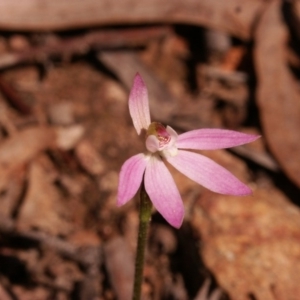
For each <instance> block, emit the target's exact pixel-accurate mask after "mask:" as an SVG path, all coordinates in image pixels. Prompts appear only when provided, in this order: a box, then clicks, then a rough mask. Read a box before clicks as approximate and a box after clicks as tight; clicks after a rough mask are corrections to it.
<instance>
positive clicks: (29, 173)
mask: <svg viewBox="0 0 300 300" xmlns="http://www.w3.org/2000/svg"><path fill="white" fill-rule="evenodd" d="M0 12H1V15H0V70H1V73H0V92H1V93H0V169H1V171H0V299H1V300H16V299H20V300H39V299H40V300H44V299H58V300H66V299H71V300H106V299H107V300H114V299H120V300H129V299H130V298H131V290H132V279H133V267H134V253H135V247H136V236H137V226H138V197H136V198H135V199H134V200H133V201H130V202H129V203H128V204H126V205H125V206H124V207H121V208H118V207H117V206H116V192H117V185H118V174H119V171H120V168H121V165H122V164H123V162H124V161H125V160H126V159H127V158H129V157H130V156H132V155H134V154H137V153H139V152H143V151H144V150H145V147H144V141H143V140H141V139H140V138H139V137H138V136H137V135H136V131H135V129H134V127H133V125H132V121H131V119H130V116H129V111H128V94H129V90H130V88H131V85H132V81H133V77H134V75H135V74H136V72H139V73H140V74H141V75H142V77H143V78H144V80H145V82H146V84H147V87H148V90H149V97H150V106H151V117H152V120H155V121H158V122H161V123H163V124H165V125H170V126H171V127H173V128H174V129H175V130H176V131H177V132H178V133H182V132H185V131H188V130H192V129H197V128H227V129H232V130H238V131H242V132H246V133H253V134H260V135H262V137H261V138H260V139H259V140H257V141H255V142H254V143H251V144H248V145H245V146H240V147H236V148H233V149H229V150H216V151H202V152H201V153H204V154H205V155H207V156H208V157H210V158H212V159H213V160H215V161H216V162H218V163H219V164H221V165H222V166H224V167H225V168H227V169H228V170H230V171H231V172H232V173H233V174H235V175H236V176H237V177H238V178H239V179H241V180H242V181H243V182H245V183H247V184H248V185H249V186H250V187H251V189H252V190H253V195H251V196H249V197H232V196H224V195H218V194H215V193H213V192H210V191H208V190H206V189H205V188H203V187H201V186H199V185H197V184H196V183H194V182H192V181H191V180H189V179H187V178H186V177H184V176H182V175H181V174H179V173H178V172H176V171H174V170H173V169H172V168H171V167H170V171H171V172H172V175H173V176H174V178H175V181H176V183H177V185H178V187H179V190H180V193H181V195H182V198H183V201H184V205H185V211H186V213H185V219H184V223H183V226H182V227H181V228H180V229H179V230H175V229H174V228H172V227H170V225H168V224H167V223H166V222H165V221H164V220H163V218H162V217H161V216H160V215H159V214H157V213H156V212H155V211H154V212H153V218H152V224H151V228H150V232H149V243H148V247H147V253H146V264H145V270H144V277H145V280H144V283H143V297H142V299H143V300H148V299H149V300H150V299H154V300H160V299H162V300H187V299H194V300H299V299H300V285H299V273H300V210H299V204H300V198H299V196H300V190H299V187H300V159H299V153H300V133H299V131H300V85H299V77H300V57H299V55H300V47H299V45H300V44H299V41H300V30H299V28H300V26H299V24H300V1H297V0H290V1H283V0H282V1H279V0H227V1H218V0H210V1H208V0H186V1H179V0H172V1H158V0H147V1H146V0H139V1H138V0H122V1H121V0H119V1H118V0H110V1H109V0H102V1H99V0H86V1H80V0H73V1H67V0H60V1H50V0H22V1H18V2H17V1H10V0H1V1H0ZM199 172H201V169H199Z"/></svg>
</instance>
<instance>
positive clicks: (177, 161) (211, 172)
mask: <svg viewBox="0 0 300 300" xmlns="http://www.w3.org/2000/svg"><path fill="white" fill-rule="evenodd" d="M166 159H167V161H168V162H169V163H170V164H171V165H173V166H174V167H175V168H176V169H177V170H178V171H180V172H181V173H183V174H184V175H186V176H187V177H189V178H190V179H192V180H194V181H196V182H197V183H199V184H201V185H203V186H204V187H206V188H208V189H209V190H212V191H213V192H216V193H220V194H226V195H239V196H242V195H249V194H251V193H252V191H251V190H250V189H249V188H248V187H247V186H246V185H245V184H244V183H242V182H241V181H239V180H238V179H237V178H236V177H235V176H233V175H232V174H231V173H230V172H229V171H227V170H226V169H225V168H223V167H221V166H220V165H218V164H217V163H215V162H214V161H213V160H211V159H209V158H208V157H205V156H203V155H200V154H198V153H193V152H189V151H184V150H179V151H178V155H177V156H174V157H167V158H166Z"/></svg>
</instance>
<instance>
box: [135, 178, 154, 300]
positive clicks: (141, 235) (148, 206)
mask: <svg viewBox="0 0 300 300" xmlns="http://www.w3.org/2000/svg"><path fill="white" fill-rule="evenodd" d="M140 198H141V199H140V215H139V218H140V224H139V232H138V241H137V250H136V259H135V275H134V286H133V297H132V300H140V298H141V291H142V282H143V269H144V257H145V248H146V244H147V233H148V227H149V223H150V220H151V210H152V202H151V201H150V198H149V196H148V194H147V192H146V190H145V187H144V183H143V184H142V187H141V193H140Z"/></svg>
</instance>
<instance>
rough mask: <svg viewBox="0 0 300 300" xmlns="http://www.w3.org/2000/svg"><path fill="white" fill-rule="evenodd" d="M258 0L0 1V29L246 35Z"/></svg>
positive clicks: (261, 2)
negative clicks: (105, 28)
mask: <svg viewBox="0 0 300 300" xmlns="http://www.w3.org/2000/svg"><path fill="white" fill-rule="evenodd" d="M263 7H264V1H261V0H228V1H219V0H186V1H180V0H173V1H164V2H162V1H160V0H147V1H146V0H144V1H140V0H131V1H118V0H113V1H112V0H106V1H97V0H86V1H81V0H73V1H72V5H70V2H69V1H66V0H61V1H51V0H44V1H43V5H41V3H40V1H39V0H26V1H19V2H17V3H16V2H13V1H9V0H2V1H1V5H0V9H1V14H2V17H1V21H0V28H2V29H10V30H39V31H40V30H45V31H51V30H57V29H71V28H80V27H88V26H95V25H114V24H122V23H123V24H137V23H144V24H145V23H162V22H163V23H166V22H167V23H187V24H194V25H200V26H208V27H212V28H217V29H221V30H224V31H228V32H229V33H232V34H235V35H237V36H239V37H241V38H249V37H250V35H251V31H252V26H253V23H254V22H255V20H256V18H257V15H258V13H259V12H260V11H261V9H262V8H263Z"/></svg>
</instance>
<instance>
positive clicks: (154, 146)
mask: <svg viewBox="0 0 300 300" xmlns="http://www.w3.org/2000/svg"><path fill="white" fill-rule="evenodd" d="M177 136H178V135H177V133H176V132H175V131H174V130H173V129H172V128H171V127H170V126H167V128H166V127H165V126H163V125H162V124H161V123H158V122H152V123H151V124H150V125H149V127H148V130H147V133H146V148H147V150H148V151H150V152H152V153H155V152H159V153H160V155H162V156H169V155H171V156H174V155H176V154H177V147H176V145H175V142H176V140H177Z"/></svg>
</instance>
